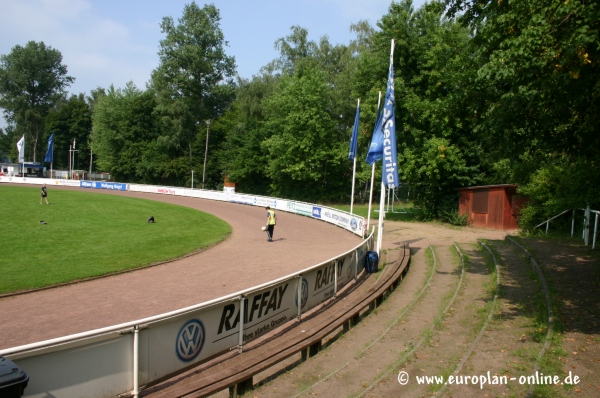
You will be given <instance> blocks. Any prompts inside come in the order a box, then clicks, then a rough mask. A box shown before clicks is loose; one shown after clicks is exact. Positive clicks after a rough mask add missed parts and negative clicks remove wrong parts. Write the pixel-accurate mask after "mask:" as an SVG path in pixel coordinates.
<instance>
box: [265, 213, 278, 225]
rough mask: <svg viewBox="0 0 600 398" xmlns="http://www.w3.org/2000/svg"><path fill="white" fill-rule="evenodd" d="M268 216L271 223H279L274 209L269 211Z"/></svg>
mask: <svg viewBox="0 0 600 398" xmlns="http://www.w3.org/2000/svg"><path fill="white" fill-rule="evenodd" d="M267 217H268V220H269V221H268V222H269V225H275V224H277V218H276V217H275V212H274V211H273V210H269V211H267Z"/></svg>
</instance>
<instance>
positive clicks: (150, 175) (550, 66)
mask: <svg viewBox="0 0 600 398" xmlns="http://www.w3.org/2000/svg"><path fill="white" fill-rule="evenodd" d="M599 18H600V6H599V5H598V3H596V2H591V1H584V0H579V1H573V0H568V1H550V2H548V1H540V0H533V1H532V0H513V1H506V0H445V1H441V0H436V1H432V2H430V3H427V4H425V5H424V6H422V7H421V8H419V9H415V8H414V7H413V5H412V1H411V0H402V1H400V2H392V3H391V4H390V6H389V9H388V12H387V13H386V14H385V15H383V16H382V17H381V19H380V20H379V21H378V22H377V24H376V26H371V25H370V24H369V23H368V22H366V21H360V22H358V23H356V24H354V25H352V26H351V27H350V28H351V29H352V31H353V32H354V33H355V34H356V38H355V40H353V41H351V42H350V43H348V44H336V45H334V44H332V43H330V42H329V39H328V38H327V37H321V38H319V39H318V40H316V41H315V40H312V39H311V38H310V36H309V32H308V31H307V30H306V29H304V28H302V27H299V26H293V27H291V30H290V33H289V35H288V36H286V37H283V38H281V39H279V40H277V41H276V43H275V47H276V49H277V50H278V51H279V57H278V58H277V59H274V60H273V61H272V62H270V63H269V64H267V65H265V66H264V67H263V68H262V69H261V70H260V72H259V73H257V74H256V75H254V76H253V77H252V78H251V79H241V78H239V77H237V78H236V72H235V70H236V65H235V59H234V58H233V57H231V56H228V55H227V54H226V46H227V42H226V40H225V38H224V36H223V33H222V31H221V29H220V15H219V11H218V10H217V9H216V8H215V7H214V5H205V6H203V7H199V6H198V5H197V4H196V3H191V4H189V5H186V6H185V7H184V10H183V13H182V16H181V18H179V19H178V20H177V23H176V22H175V21H174V20H173V19H172V18H170V17H166V18H164V19H163V22H162V24H161V29H162V31H163V34H164V39H163V40H161V42H160V50H159V53H158V57H159V65H158V67H157V68H156V69H155V70H154V71H153V73H152V77H151V80H150V81H149V82H148V84H147V86H146V88H144V89H141V88H137V87H135V86H134V85H133V84H132V83H130V84H128V85H127V86H126V87H124V88H115V87H108V88H98V89H97V90H94V91H93V92H92V93H90V96H88V97H85V96H84V95H79V96H71V97H70V98H67V96H66V94H65V90H66V87H67V86H68V85H69V84H70V83H71V82H72V81H73V78H72V77H69V76H68V75H67V69H66V66H64V65H62V64H61V62H62V61H61V60H62V58H61V56H60V53H59V52H58V51H57V50H54V49H52V48H49V47H46V46H44V44H43V43H35V42H30V43H28V44H27V45H26V47H19V46H16V47H15V48H14V49H13V51H12V52H11V53H10V54H8V55H3V56H1V57H0V107H2V108H3V109H4V113H5V115H6V116H7V120H8V121H9V127H8V128H7V129H6V131H4V132H3V134H1V135H0V152H2V153H0V155H2V154H4V155H9V156H12V157H14V156H15V152H16V148H15V145H14V143H15V142H16V141H17V140H18V138H20V136H21V135H23V134H25V136H26V138H27V142H28V144H27V145H26V148H28V151H30V153H28V155H27V157H28V159H31V160H37V161H41V160H42V159H41V157H42V156H43V153H42V154H41V155H40V150H41V151H43V150H45V145H41V149H40V143H45V139H47V137H48V136H49V135H50V134H51V133H54V134H55V140H56V142H57V144H58V143H60V146H61V147H64V146H68V143H69V142H70V141H71V140H73V139H74V138H76V139H77V142H78V146H79V145H80V146H79V148H78V149H80V154H83V153H85V154H86V156H81V155H80V158H79V164H80V165H81V166H82V167H87V166H88V165H89V159H90V158H89V155H90V153H91V152H92V151H93V159H94V162H95V165H96V168H98V169H101V170H102V171H108V172H110V173H111V174H113V176H114V177H115V179H117V180H119V181H127V182H142V183H155V184H169V185H186V186H190V185H191V171H192V170H194V171H195V182H196V184H195V186H199V185H200V184H199V179H200V177H199V176H201V172H202V170H203V166H204V156H205V150H206V149H208V156H207V158H206V159H207V166H206V184H205V185H206V188H209V189H220V188H221V185H222V183H223V180H224V178H225V177H227V178H228V179H229V180H230V181H234V182H236V183H237V187H238V188H237V189H238V191H241V192H247V193H256V194H268V195H274V196H281V197H287V198H295V199H304V200H311V201H349V194H350V186H351V176H352V163H351V162H350V161H348V160H347V153H348V146H349V138H350V133H351V131H352V127H353V123H354V115H355V111H356V101H357V99H358V98H360V99H361V119H360V136H359V158H364V156H366V151H367V148H368V146H369V143H370V139H371V134H372V131H373V125H374V122H375V118H376V114H377V107H378V93H379V92H381V91H383V92H385V85H386V80H387V72H388V66H389V51H390V42H391V39H395V41H396V46H395V51H394V66H395V70H396V74H395V89H396V118H397V125H398V130H397V135H398V136H397V142H398V162H399V165H400V174H401V181H402V184H403V187H409V188H410V190H411V197H412V198H414V199H415V202H416V204H417V205H418V206H420V207H421V208H422V209H423V210H424V214H425V216H426V217H428V218H434V217H440V216H443V215H444V214H447V213H448V211H451V210H453V209H456V203H457V201H456V190H455V189H456V188H458V187H462V186H471V185H479V184H496V183H516V184H519V192H520V193H522V194H524V195H527V196H528V197H530V198H531V201H530V202H529V205H528V207H527V208H526V209H525V210H524V211H523V213H522V221H523V225H525V226H527V225H531V224H532V223H534V222H535V221H537V220H540V219H542V218H543V217H545V216H549V215H552V214H555V213H557V212H559V211H562V210H564V209H566V208H577V207H585V206H587V205H592V206H597V205H598V204H600V203H599V202H600V200H599V199H598V198H599V196H598V193H599V192H597V191H599V190H600V188H598V187H600V184H599V183H600V177H599V176H598V173H597V172H596V168H597V167H598V162H599V161H600V152H599V151H598V149H597V148H598V144H599V142H598V141H599V140H600V134H599V133H600V130H599V127H600V126H599V123H600V121H599V119H598V117H597V115H598V114H600V112H599V109H598V107H599V101H598V99H599V96H600V80H599V78H598V60H599V55H600V38H599V31H600V26H599ZM41 71H49V75H46V76H42V75H36V73H40V72H41ZM32 82H37V83H35V84H33V83H32ZM42 83H43V84H42ZM207 135H208V137H207ZM79 143H80V144H79ZM57 146H58V145H57ZM65 162H66V154H60V156H57V157H55V164H56V165H57V166H58V167H60V166H66V164H65ZM378 168H379V167H378ZM370 177H371V168H370V166H368V165H367V164H366V163H364V162H358V170H357V187H358V189H357V192H356V194H357V196H359V197H360V198H363V199H364V198H365V197H366V195H367V191H368V188H369V185H370V184H369V179H370ZM376 178H380V171H379V172H378V174H377V177H376ZM375 186H376V187H377V186H378V184H375Z"/></svg>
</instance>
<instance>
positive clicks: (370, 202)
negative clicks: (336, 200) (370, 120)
mask: <svg viewBox="0 0 600 398" xmlns="http://www.w3.org/2000/svg"><path fill="white" fill-rule="evenodd" d="M380 105H381V91H380V92H379V98H378V99H377V111H378V112H379V106H380ZM375 163H376V162H373V166H371V190H370V191H369V213H368V215H367V230H368V229H369V227H370V226H371V204H372V203H373V183H374V182H375Z"/></svg>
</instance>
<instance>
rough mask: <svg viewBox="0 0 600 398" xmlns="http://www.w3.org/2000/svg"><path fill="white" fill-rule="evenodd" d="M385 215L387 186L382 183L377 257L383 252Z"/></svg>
mask: <svg viewBox="0 0 600 398" xmlns="http://www.w3.org/2000/svg"><path fill="white" fill-rule="evenodd" d="M384 214H385V184H384V183H383V181H382V182H381V197H380V200H379V224H378V225H377V256H379V254H380V251H381V241H382V240H383V216H384Z"/></svg>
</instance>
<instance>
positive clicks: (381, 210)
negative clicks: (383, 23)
mask: <svg viewBox="0 0 600 398" xmlns="http://www.w3.org/2000/svg"><path fill="white" fill-rule="evenodd" d="M393 63H394V39H392V48H391V50H390V68H391V65H393ZM390 70H391V69H390ZM386 95H387V93H386ZM381 167H382V169H383V163H382V166H381ZM382 174H383V170H382ZM384 206H385V183H384V182H383V175H382V179H381V199H380V201H379V225H378V227H377V256H379V255H380V251H381V246H382V245H381V243H382V241H383V217H384V213H385V209H384Z"/></svg>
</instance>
